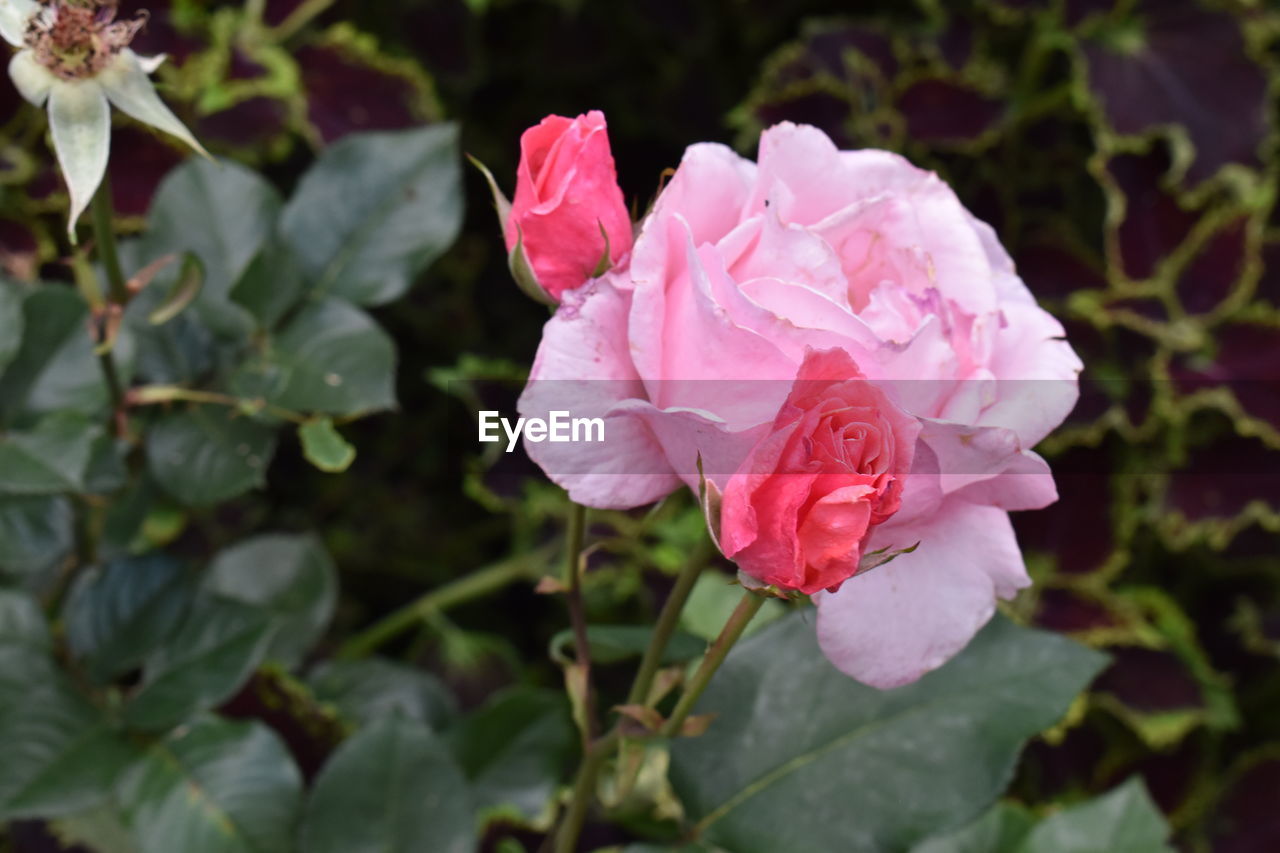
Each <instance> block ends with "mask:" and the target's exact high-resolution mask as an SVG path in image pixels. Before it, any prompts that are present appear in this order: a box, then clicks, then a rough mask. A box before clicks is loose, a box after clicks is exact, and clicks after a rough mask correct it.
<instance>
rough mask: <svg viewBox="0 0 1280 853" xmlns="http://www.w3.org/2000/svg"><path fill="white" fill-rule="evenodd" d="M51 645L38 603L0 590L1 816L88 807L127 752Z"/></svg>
mask: <svg viewBox="0 0 1280 853" xmlns="http://www.w3.org/2000/svg"><path fill="white" fill-rule="evenodd" d="M49 652H50V648H49V637H48V631H47V628H46V626H45V625H44V618H43V616H42V615H41V614H40V612H39V610H38V609H37V608H36V607H35V603H34V602H33V601H31V599H30V598H28V597H27V596H25V595H23V594H20V593H15V592H8V591H5V592H0V754H2V755H4V772H3V773H0V821H4V820H10V819H15V818H37V817H39V818H48V817H53V816H57V815H62V814H68V813H71V812H75V811H78V810H81V809H84V808H87V807H90V806H92V805H94V804H95V803H97V802H100V801H102V800H103V799H105V798H106V796H107V794H108V793H109V791H110V786H111V784H112V783H113V782H114V780H115V778H116V776H117V775H119V773H120V771H121V770H122V769H123V768H124V766H125V765H126V764H127V763H128V761H129V760H130V758H131V756H132V753H131V751H130V749H129V748H128V746H127V745H126V744H125V743H124V742H123V741H122V740H121V739H120V738H119V737H118V736H117V735H116V733H115V732H114V731H112V730H111V728H110V726H109V725H108V722H107V720H106V719H105V718H104V717H103V716H102V714H101V713H100V712H99V711H98V710H97V709H96V708H94V707H93V706H92V705H90V704H89V703H88V702H87V701H86V700H85V699H84V698H83V697H82V696H80V695H79V694H78V693H77V692H76V691H75V689H74V688H73V687H72V686H71V684H70V683H69V682H68V681H67V679H66V676H65V675H64V674H63V673H62V672H61V671H60V670H59V669H58V667H57V666H56V665H55V664H54V662H53V659H52V658H51V657H50V656H49Z"/></svg>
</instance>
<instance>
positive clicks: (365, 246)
mask: <svg viewBox="0 0 1280 853" xmlns="http://www.w3.org/2000/svg"><path fill="white" fill-rule="evenodd" d="M461 223H462V177H461V168H460V164H459V153H458V128H457V126H456V125H453V124H437V125H432V126H430V127H425V128H420V129H416V130H407V131H395V132H390V133H363V134H353V135H351V136H348V137H346V138H345V139H343V140H342V141H341V142H338V143H337V144H335V145H332V146H330V147H329V148H327V149H326V150H325V151H324V153H323V154H321V155H320V158H319V159H318V160H317V161H316V164H315V165H314V166H312V168H311V170H310V171H309V172H307V174H306V175H304V176H303V178H302V182H301V183H300V184H299V185H298V190H297V192H296V193H295V194H294V196H293V198H292V199H290V201H289V204H288V206H287V208H286V209H285V212H284V218H283V220H282V228H283V231H284V234H285V236H286V238H287V239H288V240H289V242H290V244H291V245H292V246H293V248H294V250H295V251H296V252H297V254H298V257H299V258H300V259H301V260H302V263H303V268H304V269H305V271H306V273H307V275H308V277H309V278H310V279H311V282H312V286H313V287H314V288H315V291H316V292H317V293H319V294H322V295H334V296H341V297H343V298H345V299H349V300H351V301H353V302H357V303H360V304H363V305H380V304H383V303H386V302H390V301H391V300H393V299H396V298H398V297H400V296H402V295H403V294H404V293H405V291H406V290H408V289H409V285H410V284H411V283H412V282H413V279H414V278H415V277H416V276H417V275H418V274H419V273H421V272H422V271H423V270H425V269H426V268H427V267H428V266H429V265H430V264H431V263H432V262H434V261H435V260H436V258H438V257H439V256H440V255H441V254H443V253H444V251H445V250H446V249H448V248H449V246H450V245H452V243H453V241H454V239H455V238H456V236H457V234H458V229H459V228H460V227H461Z"/></svg>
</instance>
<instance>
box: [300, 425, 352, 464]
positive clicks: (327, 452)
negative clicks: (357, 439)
mask: <svg viewBox="0 0 1280 853" xmlns="http://www.w3.org/2000/svg"><path fill="white" fill-rule="evenodd" d="M298 438H299V439H300V440H301V441H302V452H303V455H305V456H306V457H307V461H308V462H310V463H311V464H312V465H314V466H316V467H317V468H319V469H320V470H321V471H324V472H325V473H327V474H341V473H342V472H343V471H345V470H347V469H348V468H350V467H351V463H352V462H355V461H356V449H355V448H354V447H352V446H351V444H349V443H348V442H347V440H346V439H345V438H343V437H342V433H340V432H338V431H337V430H336V429H334V426H333V419H332V418H328V417H315V418H312V419H311V420H309V421H307V422H306V423H305V424H303V425H302V426H300V427H298Z"/></svg>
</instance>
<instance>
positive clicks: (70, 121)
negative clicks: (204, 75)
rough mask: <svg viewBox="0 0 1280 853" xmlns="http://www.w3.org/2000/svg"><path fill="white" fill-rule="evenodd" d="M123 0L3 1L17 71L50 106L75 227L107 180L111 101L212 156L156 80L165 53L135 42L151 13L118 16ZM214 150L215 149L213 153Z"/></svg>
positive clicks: (0, 31) (0, 7)
mask: <svg viewBox="0 0 1280 853" xmlns="http://www.w3.org/2000/svg"><path fill="white" fill-rule="evenodd" d="M118 11H119V9H118V2H117V0H45V2H37V0H0V36H3V37H4V39H5V41H7V42H9V44H11V45H13V46H14V47H16V48H18V51H17V53H15V54H14V56H13V59H12V60H11V61H10V63H9V76H10V78H12V80H13V83H14V85H15V86H16V87H17V89H18V91H19V92H20V93H21V94H22V96H23V97H24V98H26V99H27V100H28V101H30V102H31V103H32V104H34V105H35V106H37V107H42V106H44V105H45V104H46V103H47V104H48V107H49V128H50V131H51V135H52V136H53V147H54V150H55V151H56V152H57V155H58V165H59V166H60V167H61V168H62V174H63V176H64V177H65V178H66V181H67V190H68V192H69V194H70V196H71V217H70V221H69V222H68V225H67V230H68V232H69V233H70V234H71V238H72V240H74V239H75V224H76V221H77V220H78V219H79V218H80V214H81V213H83V212H84V209H85V208H86V207H88V205H89V201H90V200H91V199H92V198H93V194H94V193H95V192H97V189H98V187H99V186H100V185H101V184H102V177H103V175H105V174H106V170H107V157H108V154H109V152H110V148H111V105H112V104H114V105H115V106H116V108H117V109H118V110H120V111H121V112H123V113H125V114H126V115H128V116H130V117H132V118H134V119H137V120H138V121H140V122H143V123H144V124H149V125H151V126H152V127H155V128H158V129H159V130H163V131H164V132H165V133H169V134H172V135H173V136H176V137H177V138H178V139H181V140H182V141H183V142H185V143H186V144H188V145H190V146H191V147H192V148H194V149H196V150H197V151H199V152H200V153H201V154H205V153H206V152H205V150H204V148H202V147H201V145H200V143H199V142H197V141H196V139H195V137H193V136H192V135H191V132H190V131H189V130H187V128H186V127H185V126H184V125H183V124H182V122H181V121H179V120H178V118H177V116H175V115H174V114H173V113H172V112H171V111H170V110H169V108H168V107H167V106H165V105H164V102H163V101H161V100H160V96H159V95H157V94H156V90H155V87H153V86H152V85H151V80H150V79H149V76H148V75H150V74H151V72H153V71H155V70H156V69H157V68H159V67H160V63H162V62H163V61H164V56H163V55H161V56H156V57H151V58H143V57H140V56H138V55H137V54H136V53H134V52H133V51H132V50H131V49H130V48H129V45H130V43H131V42H132V41H133V39H134V37H135V36H136V35H137V34H138V31H139V30H140V29H142V27H143V26H144V25H145V23H146V15H145V14H143V15H139V16H138V17H136V18H133V19H132V20H118ZM206 156H207V154H206Z"/></svg>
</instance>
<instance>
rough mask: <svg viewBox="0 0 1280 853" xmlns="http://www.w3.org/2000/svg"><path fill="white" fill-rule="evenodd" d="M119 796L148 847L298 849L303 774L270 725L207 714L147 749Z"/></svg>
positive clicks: (169, 850)
mask: <svg viewBox="0 0 1280 853" xmlns="http://www.w3.org/2000/svg"><path fill="white" fill-rule="evenodd" d="M119 797H120V801H121V805H122V807H123V808H124V810H125V813H126V815H127V818H128V824H129V826H130V827H131V828H132V830H133V832H134V834H135V835H136V836H137V838H138V841H139V843H140V845H141V848H142V851H143V853H177V851H182V853H268V851H270V853H275V851H277V850H278V851H287V850H292V849H294V845H293V841H292V835H293V828H294V825H295V823H296V821H297V817H298V811H299V805H300V802H301V799H302V774H301V773H299V772H298V768H297V767H296V766H295V765H294V763H293V758H292V757H291V756H290V755H289V752H288V750H286V749H285V748H284V745H283V744H281V743H280V740H279V739H278V738H277V737H276V736H275V734H274V733H272V731H271V730H270V729H268V728H267V727H266V726H263V725H262V724H260V723H256V722H254V723H230V722H226V721H224V720H219V719H216V718H212V717H205V718H202V719H199V720H197V721H195V722H194V723H192V724H191V725H189V726H183V727H182V728H181V729H178V730H177V731H176V732H174V733H173V734H171V735H169V737H168V738H166V739H165V740H164V741H162V742H160V743H158V744H156V745H155V746H153V747H152V748H151V749H150V750H148V752H147V754H146V756H145V757H144V758H143V759H142V760H141V761H139V762H138V763H137V764H135V765H134V766H133V767H132V768H130V770H129V771H128V772H127V773H126V774H125V775H124V777H123V778H122V779H121V782H120V786H119Z"/></svg>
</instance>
